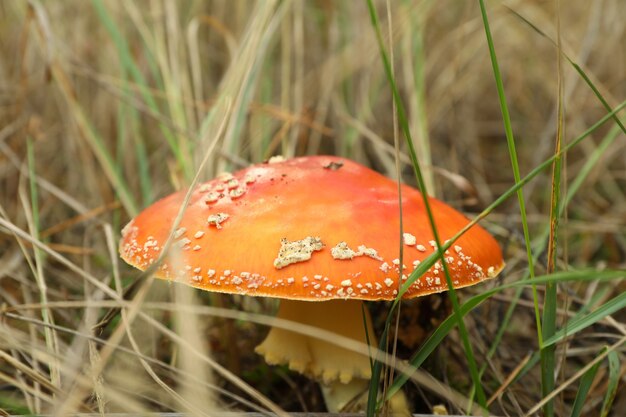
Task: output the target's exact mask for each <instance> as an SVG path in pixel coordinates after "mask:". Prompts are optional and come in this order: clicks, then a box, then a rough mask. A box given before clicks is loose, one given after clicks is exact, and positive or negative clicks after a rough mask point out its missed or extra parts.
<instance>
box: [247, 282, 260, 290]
mask: <svg viewBox="0 0 626 417" xmlns="http://www.w3.org/2000/svg"><path fill="white" fill-rule="evenodd" d="M248 288H250V289H257V288H259V284H257V283H254V282H253V283H251V284H248Z"/></svg>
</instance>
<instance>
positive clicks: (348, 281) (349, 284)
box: [341, 279, 352, 287]
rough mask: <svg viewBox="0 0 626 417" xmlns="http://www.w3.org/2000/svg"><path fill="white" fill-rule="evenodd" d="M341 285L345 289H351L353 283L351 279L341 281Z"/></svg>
mask: <svg viewBox="0 0 626 417" xmlns="http://www.w3.org/2000/svg"><path fill="white" fill-rule="evenodd" d="M341 285H342V286H343V287H350V286H352V281H350V280H349V279H344V280H343V281H341Z"/></svg>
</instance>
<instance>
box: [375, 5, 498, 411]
mask: <svg viewBox="0 0 626 417" xmlns="http://www.w3.org/2000/svg"><path fill="white" fill-rule="evenodd" d="M367 5H368V9H369V13H370V18H371V21H372V27H373V29H374V31H375V33H376V39H377V41H378V47H379V51H380V56H381V59H382V61H383V66H384V69H385V73H386V75H387V80H388V81H389V84H390V88H391V92H392V95H393V100H394V103H395V104H396V109H397V112H398V122H399V124H400V128H401V130H402V133H403V135H404V137H405V140H406V143H407V145H408V149H409V156H410V157H411V162H412V164H413V171H414V174H415V177H416V179H417V183H418V188H419V190H420V192H421V193H422V198H423V200H424V207H425V209H426V213H427V214H428V221H429V224H430V228H431V231H432V233H433V237H434V240H435V242H436V244H437V256H438V258H439V260H440V261H441V264H442V266H443V271H444V274H445V277H446V282H447V285H448V289H449V290H448V295H449V297H450V300H451V302H452V308H453V311H454V317H455V319H456V320H457V325H458V328H459V334H460V336H461V340H462V343H463V348H464V350H465V355H466V358H467V361H468V364H469V370H470V374H471V377H472V382H473V384H474V389H475V390H476V395H477V398H478V403H479V404H480V405H481V406H482V407H483V409H485V408H486V405H487V399H486V396H485V393H484V390H483V387H482V384H481V382H480V377H479V374H478V367H477V365H476V359H475V357H474V354H473V350H472V346H471V344H470V342H469V337H468V334H467V329H466V327H465V323H464V322H463V319H462V316H461V315H460V314H459V300H458V296H457V295H456V291H455V290H454V285H453V284H452V280H451V278H450V273H449V271H448V266H447V262H446V260H445V258H444V249H443V248H442V244H441V239H440V237H439V233H438V231H437V225H436V224H435V221H434V218H433V214H432V211H431V208H430V204H429V201H428V192H427V189H426V184H425V182H424V177H423V175H422V171H421V168H420V164H419V161H418V158H417V155H416V153H415V148H414V146H413V139H412V137H411V130H410V127H409V124H408V119H407V116H406V112H405V108H404V104H403V102H402V99H401V98H400V94H399V91H398V88H397V86H396V82H395V78H394V76H393V71H392V69H391V63H390V61H389V59H388V57H387V52H386V48H385V44H384V41H383V36H382V32H381V28H380V23H379V19H378V14H377V12H376V9H375V7H374V4H373V2H372V0H368V2H367ZM401 297H402V296H401V294H400V292H399V294H398V297H397V298H396V300H395V301H394V303H393V304H392V307H391V308H390V312H389V316H388V319H387V322H386V325H385V331H384V333H385V337H386V334H387V333H388V331H389V330H388V329H389V327H390V325H391V321H390V319H391V318H392V317H393V312H394V311H395V309H396V308H397V306H398V305H399V302H400V300H401ZM381 347H384V346H382V345H381ZM374 371H375V372H372V383H371V387H370V393H369V394H370V396H369V401H368V407H367V413H368V416H373V415H374V411H375V405H376V402H375V401H374V399H375V394H374V391H375V389H376V388H375V387H374V386H375V385H376V384H377V383H378V380H379V378H380V364H379V363H375V366H374Z"/></svg>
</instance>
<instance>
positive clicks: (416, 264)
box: [413, 259, 421, 269]
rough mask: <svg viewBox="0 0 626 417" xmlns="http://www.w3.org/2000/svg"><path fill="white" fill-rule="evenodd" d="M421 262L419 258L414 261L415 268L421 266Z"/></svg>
mask: <svg viewBox="0 0 626 417" xmlns="http://www.w3.org/2000/svg"><path fill="white" fill-rule="evenodd" d="M420 263H421V262H420V261H419V259H416V260H414V261H413V269H415V268H417V267H418V266H419V264H420Z"/></svg>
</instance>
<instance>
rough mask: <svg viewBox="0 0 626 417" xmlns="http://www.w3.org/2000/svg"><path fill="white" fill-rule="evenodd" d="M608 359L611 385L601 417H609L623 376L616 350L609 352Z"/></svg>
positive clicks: (608, 388) (605, 397)
mask: <svg viewBox="0 0 626 417" xmlns="http://www.w3.org/2000/svg"><path fill="white" fill-rule="evenodd" d="M607 359H608V361H609V384H608V387H607V390H606V395H605V396H604V401H603V402H602V412H601V413H600V416H601V417H607V416H608V415H609V412H610V411H611V406H612V405H613V400H614V399H615V394H616V393H617V386H618V385H619V381H620V376H621V375H620V364H619V355H618V354H617V352H615V351H614V350H613V351H611V352H609V354H608V356H607Z"/></svg>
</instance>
